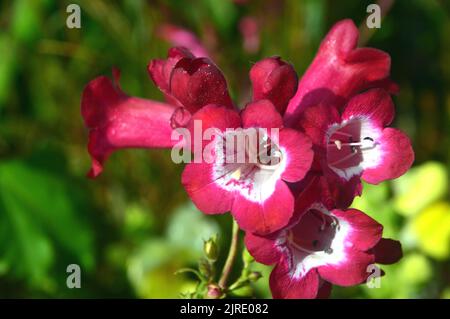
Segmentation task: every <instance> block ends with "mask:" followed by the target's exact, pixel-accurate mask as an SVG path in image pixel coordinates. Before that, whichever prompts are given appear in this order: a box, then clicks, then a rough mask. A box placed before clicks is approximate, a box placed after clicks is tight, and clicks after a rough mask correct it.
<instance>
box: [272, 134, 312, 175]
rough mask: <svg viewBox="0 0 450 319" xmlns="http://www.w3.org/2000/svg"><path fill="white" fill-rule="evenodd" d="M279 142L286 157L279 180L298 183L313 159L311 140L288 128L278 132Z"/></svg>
mask: <svg viewBox="0 0 450 319" xmlns="http://www.w3.org/2000/svg"><path fill="white" fill-rule="evenodd" d="M279 140H280V141H279V145H280V148H281V149H282V150H283V153H284V154H285V157H286V158H285V160H286V168H285V170H284V172H283V173H282V175H281V178H282V179H283V180H285V181H288V182H291V183H294V182H298V181H300V180H301V179H303V177H305V175H306V173H307V172H308V170H309V169H310V167H311V163H312V160H313V157H314V153H313V151H312V149H311V146H312V145H311V140H310V139H309V138H308V137H307V136H306V135H304V134H302V133H300V132H298V131H295V130H292V129H288V128H286V129H282V130H281V131H280V136H279Z"/></svg>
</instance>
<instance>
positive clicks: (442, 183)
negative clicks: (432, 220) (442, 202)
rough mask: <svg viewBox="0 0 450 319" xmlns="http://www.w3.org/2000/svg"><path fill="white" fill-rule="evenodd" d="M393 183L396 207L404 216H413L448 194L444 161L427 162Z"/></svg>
mask: <svg viewBox="0 0 450 319" xmlns="http://www.w3.org/2000/svg"><path fill="white" fill-rule="evenodd" d="M392 185H393V188H394V192H395V194H396V197H395V200H394V206H395V209H396V210H397V211H398V212H399V213H400V214H402V215H404V216H412V215H414V214H416V213H418V212H420V211H421V210H423V209H424V208H425V207H427V206H428V205H430V204H431V203H433V202H435V201H436V200H438V199H439V198H442V197H443V196H444V195H445V194H447V191H448V177H447V171H446V167H445V165H444V164H442V163H438V162H427V163H425V164H422V165H420V166H418V167H414V168H412V169H411V170H410V171H409V172H408V173H406V174H405V175H403V176H402V177H400V178H398V179H396V180H394V181H392Z"/></svg>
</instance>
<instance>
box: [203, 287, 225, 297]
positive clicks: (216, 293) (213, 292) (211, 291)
mask: <svg viewBox="0 0 450 319" xmlns="http://www.w3.org/2000/svg"><path fill="white" fill-rule="evenodd" d="M222 296H223V293H222V289H220V287H219V286H218V285H216V284H209V285H208V291H207V292H206V298H208V299H219V298H221V297H222Z"/></svg>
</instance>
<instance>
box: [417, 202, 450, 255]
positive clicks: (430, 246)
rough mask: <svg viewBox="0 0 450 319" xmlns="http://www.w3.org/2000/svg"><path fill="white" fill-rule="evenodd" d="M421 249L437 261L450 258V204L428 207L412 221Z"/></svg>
mask: <svg viewBox="0 0 450 319" xmlns="http://www.w3.org/2000/svg"><path fill="white" fill-rule="evenodd" d="M412 229H413V231H414V233H415V235H416V238H417V241H418V245H419V247H420V248H421V249H422V250H423V251H424V252H425V253H426V254H427V255H429V256H431V257H434V258H436V259H447V258H448V257H449V256H450V204H449V203H446V202H438V203H436V204H433V205H431V206H429V207H427V208H426V209H425V210H423V211H422V212H421V213H420V214H419V215H418V216H416V217H415V218H414V220H413V221H412Z"/></svg>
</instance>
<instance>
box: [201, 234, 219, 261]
mask: <svg viewBox="0 0 450 319" xmlns="http://www.w3.org/2000/svg"><path fill="white" fill-rule="evenodd" d="M203 250H204V251H205V255H206V258H208V260H209V261H212V262H214V261H216V260H217V257H218V256H219V248H218V247H217V236H213V237H211V238H210V239H208V240H206V241H205V242H204V243H203Z"/></svg>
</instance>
